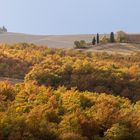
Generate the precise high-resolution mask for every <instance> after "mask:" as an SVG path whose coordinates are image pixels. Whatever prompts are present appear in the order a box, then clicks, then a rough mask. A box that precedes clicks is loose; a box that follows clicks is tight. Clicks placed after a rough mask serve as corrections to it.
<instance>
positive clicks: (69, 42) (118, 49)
mask: <svg viewBox="0 0 140 140" xmlns="http://www.w3.org/2000/svg"><path fill="white" fill-rule="evenodd" d="M93 36H94V34H85V35H29V34H22V33H10V32H5V33H0V43H8V44H15V43H20V42H26V43H34V44H36V45H43V46H48V47H50V48H73V47H74V41H75V40H85V41H86V42H91V41H92V38H93ZM101 36H103V35H101ZM86 51H95V52H109V53H122V54H130V53H133V52H139V51H140V44H132V43H115V44H104V45H99V46H94V47H93V48H91V49H88V50H86Z"/></svg>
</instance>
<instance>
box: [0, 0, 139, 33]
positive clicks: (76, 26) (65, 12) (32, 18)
mask: <svg viewBox="0 0 140 140" xmlns="http://www.w3.org/2000/svg"><path fill="white" fill-rule="evenodd" d="M0 5H1V6H0V26H2V25H5V26H6V27H7V28H8V30H9V31H10V32H22V33H30V34H86V33H87V34H88V33H91V34H92V33H96V32H99V33H107V32H111V31H117V30H124V31H127V32H140V0H0Z"/></svg>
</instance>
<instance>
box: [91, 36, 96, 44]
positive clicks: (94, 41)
mask: <svg viewBox="0 0 140 140" xmlns="http://www.w3.org/2000/svg"><path fill="white" fill-rule="evenodd" d="M95 44H96V39H95V37H93V39H92V45H95Z"/></svg>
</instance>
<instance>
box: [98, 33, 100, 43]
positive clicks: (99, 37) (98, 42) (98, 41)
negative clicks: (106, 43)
mask: <svg viewBox="0 0 140 140" xmlns="http://www.w3.org/2000/svg"><path fill="white" fill-rule="evenodd" d="M99 43H100V36H99V34H98V33H97V44H99Z"/></svg>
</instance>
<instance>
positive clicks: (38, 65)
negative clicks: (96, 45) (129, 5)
mask: <svg viewBox="0 0 140 140" xmlns="http://www.w3.org/2000/svg"><path fill="white" fill-rule="evenodd" d="M139 60H140V53H135V54H130V55H121V54H108V53H106V52H104V53H94V52H85V51H84V50H75V49H51V48H48V47H46V46H45V47H44V46H36V45H34V44H27V43H19V44H14V45H8V44H1V45H0V77H8V78H12V79H19V80H23V83H17V84H11V83H9V82H8V81H7V82H6V81H1V82H0V140H139V139H140V61H139Z"/></svg>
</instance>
